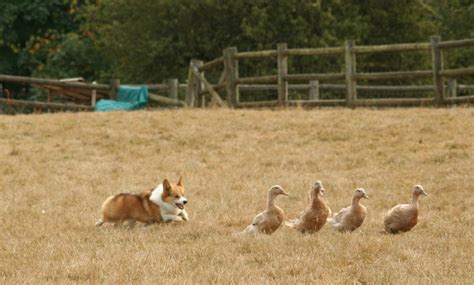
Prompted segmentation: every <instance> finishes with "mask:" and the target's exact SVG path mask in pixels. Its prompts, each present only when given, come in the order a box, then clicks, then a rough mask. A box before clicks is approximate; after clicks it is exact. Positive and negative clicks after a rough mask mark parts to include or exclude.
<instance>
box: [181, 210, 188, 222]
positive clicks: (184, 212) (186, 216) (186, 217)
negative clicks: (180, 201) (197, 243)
mask: <svg viewBox="0 0 474 285" xmlns="http://www.w3.org/2000/svg"><path fill="white" fill-rule="evenodd" d="M179 216H181V217H182V218H183V220H184V221H189V217H188V213H186V211H182V212H181V213H179Z"/></svg>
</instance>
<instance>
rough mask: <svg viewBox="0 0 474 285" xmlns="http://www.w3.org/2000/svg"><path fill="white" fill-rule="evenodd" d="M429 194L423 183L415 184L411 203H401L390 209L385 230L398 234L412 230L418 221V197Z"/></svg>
mask: <svg viewBox="0 0 474 285" xmlns="http://www.w3.org/2000/svg"><path fill="white" fill-rule="evenodd" d="M420 195H424V196H428V193H426V191H425V189H424V188H423V186H421V185H415V187H414V188H413V196H412V200H411V203H410V204H399V205H396V206H395V207H393V208H392V209H390V210H389V211H388V212H387V214H386V215H385V217H384V225H385V231H387V232H388V233H390V234H398V233H400V232H407V231H409V230H411V229H412V228H413V227H414V226H416V224H417V223H418V199H419V197H420Z"/></svg>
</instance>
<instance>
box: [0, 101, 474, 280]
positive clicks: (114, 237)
mask: <svg viewBox="0 0 474 285" xmlns="http://www.w3.org/2000/svg"><path fill="white" fill-rule="evenodd" d="M0 160H1V164H0V165H1V166H0V191H1V199H0V245H1V250H0V283H3V284H18V283H32V284H43V283H61V284H63V283H108V284H114V283H118V284H120V283H134V284H138V283H155V284H156V283H157V284H163V283H172V284H175V283H176V284H178V283H180V284H195V283H197V284H212V283H214V284H234V283H241V284H250V283H254V284H273V283H279V284H291V283H318V284H333V283H334V284H339V283H346V284H349V283H354V284H359V283H376V284H387V283H393V284H419V283H421V284H425V283H435V284H473V282H474V278H473V271H474V260H473V254H474V250H473V248H474V245H473V237H472V236H473V225H474V211H473V210H474V207H473V206H474V195H473V194H474V109H472V108H450V109H429V108H428V109H423V108H421V109H384V110H372V109H357V110H348V109H321V110H312V111H305V110H300V109H288V110H277V111H272V110H260V111H252V110H235V111H233V110H166V111H163V110H161V111H140V112H131V113H122V112H115V113H65V114H44V115H27V116H0ZM181 174H182V175H183V177H184V183H185V186H186V190H187V195H186V196H187V197H188V199H189V204H188V207H187V209H188V213H189V215H190V219H191V221H190V222H189V223H186V224H174V225H173V224H166V225H152V226H148V227H144V226H137V227H135V228H133V229H130V228H127V227H121V228H114V227H113V226H111V225H104V226H103V227H101V228H96V227H95V226H94V223H95V220H96V219H97V218H98V217H99V208H100V205H101V203H102V202H103V200H104V199H105V198H106V197H107V196H109V195H111V194H115V193H120V192H140V191H145V190H148V189H150V188H152V187H154V186H155V185H156V184H158V183H159V182H161V180H162V179H163V178H164V177H168V178H170V179H172V180H174V181H176V180H177V178H178V176H179V175H181ZM316 179H321V180H322V181H323V183H324V185H325V188H326V193H325V199H326V200H327V201H328V203H329V205H330V207H331V208H332V210H333V211H337V210H339V209H340V208H341V207H345V206H348V205H349V204H350V200H351V195H352V192H353V189H354V188H355V187H363V188H366V189H367V192H368V195H369V196H370V200H364V201H363V203H364V204H365V205H366V206H367V208H368V211H369V213H368V217H367V219H366V221H365V223H364V224H363V225H362V227H361V228H359V229H358V230H357V231H355V232H353V233H350V234H341V233H335V232H333V231H332V230H331V229H330V227H329V226H328V225H326V226H325V227H323V229H322V230H321V231H320V232H319V233H317V234H314V235H301V234H299V233H297V232H295V231H293V230H292V229H290V228H281V229H280V230H278V231H277V232H276V233H275V234H273V235H271V236H259V237H255V238H251V237H250V238H239V237H235V236H233V235H232V233H234V232H237V231H239V230H242V229H243V228H244V227H245V226H246V225H247V224H248V223H249V222H250V221H251V219H252V218H253V216H254V215H255V214H256V213H257V212H259V211H261V210H263V209H264V207H265V199H266V191H267V189H268V188H269V187H270V186H271V185H273V184H280V185H282V186H283V187H284V188H285V189H286V190H287V192H289V193H290V195H291V196H290V197H288V198H287V197H280V198H278V200H277V204H278V205H279V206H280V207H281V208H283V209H284V210H285V212H286V214H287V216H288V217H290V218H292V217H295V216H296V215H297V214H298V213H299V212H300V211H301V210H303V209H304V208H305V207H306V203H307V192H308V191H309V190H310V187H311V185H312V183H313V182H314V181H315V180H316ZM416 183H420V184H422V185H423V186H424V188H425V190H426V191H427V192H428V193H429V194H430V196H428V197H422V198H421V203H420V207H421V216H420V222H419V224H418V225H417V226H416V227H415V228H414V229H413V230H412V231H411V232H408V233H405V234H401V235H397V236H391V235H387V234H383V233H382V232H381V231H382V230H383V225H382V216H383V214H384V212H385V211H386V210H388V209H389V208H390V207H392V206H393V205H395V204H398V203H402V202H403V203H404V202H408V201H409V200H410V198H411V190H412V187H413V185H414V184H416Z"/></svg>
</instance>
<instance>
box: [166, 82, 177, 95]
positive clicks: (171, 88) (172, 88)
mask: <svg viewBox="0 0 474 285" xmlns="http://www.w3.org/2000/svg"><path fill="white" fill-rule="evenodd" d="M167 83H168V94H169V97H170V98H171V99H174V100H178V79H176V78H171V79H168V82H167Z"/></svg>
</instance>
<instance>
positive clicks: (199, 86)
mask: <svg viewBox="0 0 474 285" xmlns="http://www.w3.org/2000/svg"><path fill="white" fill-rule="evenodd" d="M191 64H192V65H193V66H194V67H196V68H199V67H201V66H202V65H203V64H204V62H203V61H202V60H197V59H192V60H191ZM200 74H201V75H204V74H203V72H200ZM193 78H194V79H193V88H194V98H195V99H194V107H201V106H202V102H203V101H204V99H205V98H204V94H202V91H203V90H204V87H203V83H202V82H201V80H199V78H197V77H196V76H194V77H193Z"/></svg>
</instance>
